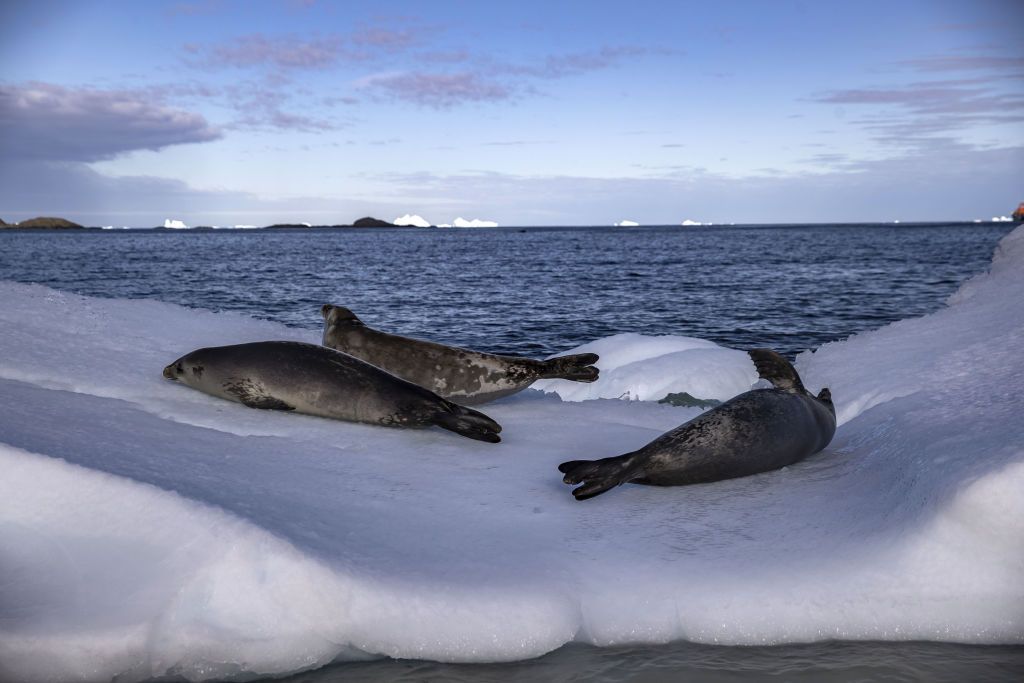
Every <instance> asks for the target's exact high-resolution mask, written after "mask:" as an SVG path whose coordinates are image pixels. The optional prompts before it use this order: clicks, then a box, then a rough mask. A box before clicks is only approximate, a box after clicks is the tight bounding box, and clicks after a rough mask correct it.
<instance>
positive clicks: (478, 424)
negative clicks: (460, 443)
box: [434, 401, 501, 443]
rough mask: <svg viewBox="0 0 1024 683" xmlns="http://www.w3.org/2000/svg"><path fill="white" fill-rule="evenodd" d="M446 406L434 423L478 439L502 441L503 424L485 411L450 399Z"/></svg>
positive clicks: (492, 441)
mask: <svg viewBox="0 0 1024 683" xmlns="http://www.w3.org/2000/svg"><path fill="white" fill-rule="evenodd" d="M445 408H446V409H447V410H445V411H442V412H438V413H437V415H436V416H435V418H434V424H436V425H437V426H438V427H442V428H444V429H447V430H450V431H453V432H455V433H456V434H460V435H462V436H465V437H467V438H470V439H476V440H477V441H486V442H488V443H498V442H499V441H501V437H500V436H498V432H500V431H501V425H500V424H498V423H497V422H495V421H494V420H492V419H491V418H489V417H487V416H486V415H484V414H483V413H481V412H479V411H476V410H473V409H472V408H467V407H465V406H460V405H459V404H457V403H452V402H450V401H445Z"/></svg>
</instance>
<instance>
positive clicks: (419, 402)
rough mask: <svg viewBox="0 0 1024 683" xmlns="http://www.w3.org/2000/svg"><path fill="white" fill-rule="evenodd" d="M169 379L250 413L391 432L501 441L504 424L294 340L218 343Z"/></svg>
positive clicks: (184, 361)
mask: <svg viewBox="0 0 1024 683" xmlns="http://www.w3.org/2000/svg"><path fill="white" fill-rule="evenodd" d="M164 377H166V378H167V379H171V380H175V381H177V382H181V383H182V384H186V385H188V386H190V387H192V388H193V389H198V390H199V391H202V392H204V393H207V394H210V395H211V396H218V397H220V398H226V399H228V400H229V401H236V402H238V403H242V404H244V405H246V406H249V407H250V408H260V409H263V410H294V411H295V412H297V413H306V414H308V415H317V416H320V417H330V418H334V419H336V420H347V421H350V422H368V423H371V424H379V425H387V426H390V427H428V426H430V425H436V426H438V427H443V428H444V429H448V430H451V431H453V432H456V433H457V434H461V435H462V436H465V437H469V438H470V439H477V440H478V441H488V442H490V443H497V442H499V441H501V438H500V437H499V436H498V432H500V431H501V425H499V424H498V423H497V422H495V421H494V420H492V419H491V418H489V417H487V416H486V415H484V414H483V413H479V412H477V411H475V410H471V409H470V408H465V407H463V406H460V405H458V404H455V403H452V402H451V401H447V400H445V399H443V398H441V397H440V396H438V395H437V394H435V393H433V392H432V391H429V390H427V389H424V388H423V387H421V386H417V385H415V384H413V383H411V382H407V381H405V380H403V379H400V378H398V377H395V376H394V375H391V374H389V373H387V372H384V371H383V370H381V369H380V368H375V367H374V366H372V365H370V364H369V363H366V362H364V361H361V360H359V359H358V358H353V357H352V356H349V355H346V354H344V353H341V352H339V351H334V350H332V349H327V348H324V347H323V346H317V345H316V344H303V343H301V342H290V341H264V342H254V343H251V344H236V345H233V346H214V347H210V348H204V349H199V350H197V351H193V352H192V353H189V354H186V355H184V356H182V357H181V358H179V359H178V360H176V361H174V362H173V363H171V364H170V365H168V366H167V367H165V368H164Z"/></svg>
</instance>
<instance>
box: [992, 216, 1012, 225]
mask: <svg viewBox="0 0 1024 683" xmlns="http://www.w3.org/2000/svg"><path fill="white" fill-rule="evenodd" d="M992 222H993V223H1012V222H1013V219H1012V218H1011V217H1009V216H992Z"/></svg>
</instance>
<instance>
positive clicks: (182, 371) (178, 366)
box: [174, 363, 185, 375]
mask: <svg viewBox="0 0 1024 683" xmlns="http://www.w3.org/2000/svg"><path fill="white" fill-rule="evenodd" d="M174 371H175V372H176V373H178V374H179V375H180V374H182V373H184V372H185V368H183V367H181V363H178V364H177V365H175V366H174Z"/></svg>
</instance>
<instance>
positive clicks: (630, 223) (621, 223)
mask: <svg viewBox="0 0 1024 683" xmlns="http://www.w3.org/2000/svg"><path fill="white" fill-rule="evenodd" d="M639 225H640V224H639V223H637V222H636V221H619V222H618V223H614V224H613V227H616V228H636V227H638V226H639Z"/></svg>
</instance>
